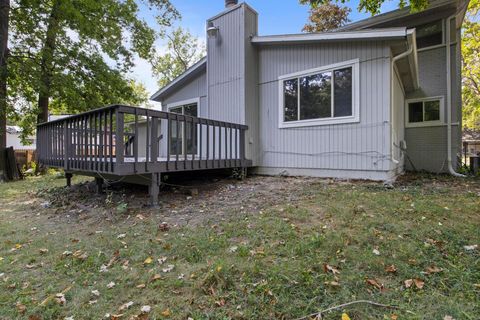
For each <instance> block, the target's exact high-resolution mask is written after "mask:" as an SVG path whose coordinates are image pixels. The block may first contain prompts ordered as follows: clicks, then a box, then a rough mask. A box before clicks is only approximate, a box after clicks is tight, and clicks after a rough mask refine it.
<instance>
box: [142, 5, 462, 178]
mask: <svg viewBox="0 0 480 320" xmlns="http://www.w3.org/2000/svg"><path fill="white" fill-rule="evenodd" d="M226 5H227V7H226V9H225V11H224V12H221V13H220V14H218V15H216V16H214V17H212V18H210V19H209V20H208V21H207V34H208V38H207V39H208V40H207V56H206V57H205V58H204V59H202V60H200V61H199V62H198V63H196V64H195V65H194V66H192V67H191V68H190V69H188V70H187V71H186V72H185V73H184V74H182V75H181V76H179V77H178V78H177V79H175V80H174V81H172V82H171V83H170V84H168V85H167V86H165V87H164V88H161V89H160V90H159V91H158V92H157V93H155V94H154V95H153V96H152V100H155V101H158V102H161V103H162V107H163V111H169V112H174V113H180V114H186V115H190V116H195V117H203V118H208V119H213V120H219V121H226V122H233V123H239V124H244V125H246V126H248V129H247V131H246V137H245V154H246V158H247V159H250V160H251V161H252V167H253V168H254V171H255V172H257V173H260V174H284V175H304V176H316V177H338V178H360V179H373V180H391V179H394V178H395V177H396V176H397V175H398V174H401V173H402V172H404V171H405V170H417V171H419V170H426V171H430V172H449V171H450V172H451V173H453V174H455V168H456V167H457V154H458V153H459V152H460V151H461V130H460V129H461V74H460V61H461V57H460V54H461V53H460V40H461V31H460V30H461V25H462V21H463V18H464V15H465V10H466V8H467V5H468V1H463V0H461V1H457V0H445V1H432V2H431V4H430V6H429V8H428V9H427V10H425V11H422V12H419V13H410V11H409V10H410V9H409V8H405V9H402V10H396V11H393V12H389V13H386V14H381V15H378V16H375V17H372V18H369V19H366V20H363V21H359V22H355V23H352V24H350V25H347V26H345V27H343V28H341V29H340V30H337V31H335V32H328V33H312V34H289V35H271V36H261V35H259V34H258V13H257V12H256V11H255V10H254V9H253V8H251V7H250V6H249V5H248V4H246V3H240V4H237V1H232V0H227V1H226ZM187 131H188V130H187ZM141 133H142V130H139V139H142V138H141V136H142V134H141ZM183 134H185V133H183ZM144 135H145V134H144ZM181 135H182V133H180V136H179V137H178V138H177V141H176V142H174V144H175V143H181V144H182V148H185V149H189V150H190V151H191V150H194V149H195V148H197V147H198V144H199V143H200V144H201V143H202V142H201V141H198V139H197V140H192V139H190V140H189V139H188V138H187V139H183V137H182V136H181ZM188 136H189V135H188V133H187V137H188ZM172 139H175V137H172ZM187 153H190V152H188V151H187Z"/></svg>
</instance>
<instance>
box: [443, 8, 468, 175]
mask: <svg viewBox="0 0 480 320" xmlns="http://www.w3.org/2000/svg"><path fill="white" fill-rule="evenodd" d="M452 18H455V15H452V16H450V17H448V18H447V19H446V23H447V28H446V30H447V32H446V33H447V35H446V42H447V45H446V50H447V52H446V53H447V162H448V172H450V174H451V175H452V176H455V177H462V178H465V177H466V176H465V175H463V174H460V173H458V172H456V171H455V169H454V168H453V166H452V75H451V73H452V70H451V65H450V63H451V59H452V58H451V43H450V42H451V39H450V20H451V19H452Z"/></svg>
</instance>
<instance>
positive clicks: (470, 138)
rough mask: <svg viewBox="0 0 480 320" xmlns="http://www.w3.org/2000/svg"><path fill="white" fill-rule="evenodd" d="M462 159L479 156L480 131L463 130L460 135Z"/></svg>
mask: <svg viewBox="0 0 480 320" xmlns="http://www.w3.org/2000/svg"><path fill="white" fill-rule="evenodd" d="M462 142H463V154H464V157H465V158H467V157H468V156H474V155H480V131H479V130H473V129H463V135H462Z"/></svg>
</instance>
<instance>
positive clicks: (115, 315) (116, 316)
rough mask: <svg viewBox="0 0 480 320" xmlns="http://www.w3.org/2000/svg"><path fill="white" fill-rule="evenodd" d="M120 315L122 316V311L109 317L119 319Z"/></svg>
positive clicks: (111, 319)
mask: <svg viewBox="0 0 480 320" xmlns="http://www.w3.org/2000/svg"><path fill="white" fill-rule="evenodd" d="M121 317H123V313H120V314H112V315H111V317H110V320H118V319H120V318H121Z"/></svg>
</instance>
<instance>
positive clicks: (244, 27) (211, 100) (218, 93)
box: [207, 4, 259, 165]
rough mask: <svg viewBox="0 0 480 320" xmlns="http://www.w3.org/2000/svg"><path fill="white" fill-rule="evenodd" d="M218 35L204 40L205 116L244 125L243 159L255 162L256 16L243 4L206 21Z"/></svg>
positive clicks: (257, 126) (256, 157)
mask: <svg viewBox="0 0 480 320" xmlns="http://www.w3.org/2000/svg"><path fill="white" fill-rule="evenodd" d="M209 21H211V22H212V23H213V24H214V25H215V26H216V27H218V28H219V33H218V35H217V36H216V37H211V38H208V40H207V70H208V72H207V90H208V111H209V113H208V117H209V118H211V119H214V120H221V121H228V122H235V123H240V124H246V125H247V126H248V127H249V130H248V131H247V133H246V139H245V140H246V148H245V149H246V150H245V152H246V157H247V158H248V159H251V160H252V161H253V165H256V164H257V163H258V148H259V138H258V128H259V122H258V94H257V88H258V87H257V79H258V76H257V69H258V68H257V63H258V59H257V52H256V49H255V48H254V47H253V45H252V44H251V41H250V39H251V36H255V35H257V33H258V22H257V21H258V17H257V13H256V12H255V11H254V10H253V9H251V8H250V7H249V6H248V5H246V4H240V5H238V6H235V7H233V8H232V9H227V10H226V11H225V12H224V13H221V14H219V15H217V16H216V17H213V18H212V19H210V20H209Z"/></svg>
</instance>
